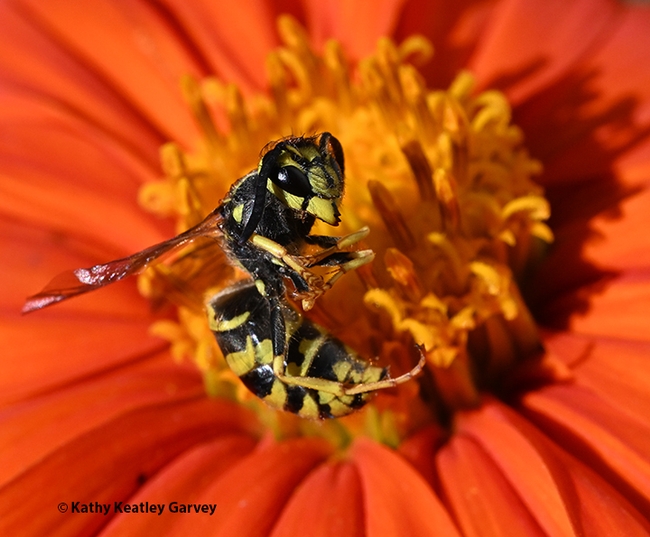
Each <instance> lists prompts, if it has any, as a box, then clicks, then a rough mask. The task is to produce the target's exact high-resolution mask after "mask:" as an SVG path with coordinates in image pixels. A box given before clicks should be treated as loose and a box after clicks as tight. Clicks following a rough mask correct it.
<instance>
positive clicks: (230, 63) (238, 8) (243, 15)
mask: <svg viewBox="0 0 650 537" xmlns="http://www.w3.org/2000/svg"><path fill="white" fill-rule="evenodd" d="M163 4H164V5H165V9H166V10H167V16H168V17H169V19H170V20H172V21H174V22H175V24H176V25H177V31H178V32H179V33H180V34H181V35H182V36H183V38H184V41H185V42H186V46H188V47H191V49H192V50H193V51H195V52H194V54H195V56H198V57H200V58H201V59H202V62H203V64H204V70H205V71H206V73H205V74H209V75H215V76H218V77H219V78H222V79H224V80H226V81H227V82H232V83H234V84H237V85H238V86H240V87H241V88H242V89H243V90H245V91H246V90H249V91H250V90H251V89H253V88H255V89H260V88H264V87H265V86H266V84H267V80H266V71H265V70H264V68H263V66H264V65H265V61H266V55H267V54H268V53H269V51H270V50H271V49H272V48H273V47H274V46H276V45H277V43H278V39H277V35H276V31H275V19H276V17H277V16H278V15H279V14H280V13H279V12H275V11H274V9H277V8H276V6H275V5H274V4H273V3H270V2H266V1H263V0H243V1H241V0H238V1H236V2H233V1H224V2H211V1H205V0H198V1H196V2H184V1H183V0H166V1H165V2H163ZM283 7H288V8H291V7H292V6H289V5H288V6H283Z"/></svg>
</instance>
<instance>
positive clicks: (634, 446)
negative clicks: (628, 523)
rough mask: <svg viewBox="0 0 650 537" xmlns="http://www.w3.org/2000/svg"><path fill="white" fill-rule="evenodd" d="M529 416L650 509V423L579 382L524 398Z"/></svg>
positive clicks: (637, 503)
mask: <svg viewBox="0 0 650 537" xmlns="http://www.w3.org/2000/svg"><path fill="white" fill-rule="evenodd" d="M522 402H523V405H524V406H525V408H526V409H527V410H529V415H530V416H531V418H532V419H533V420H534V421H535V422H536V423H537V424H538V425H539V426H540V427H541V428H542V429H543V430H544V431H545V432H546V433H547V434H548V435H549V436H550V437H551V438H555V440H556V441H557V442H558V444H559V443H561V445H562V446H563V447H564V448H565V449H567V450H568V451H570V452H572V453H574V455H576V456H577V457H580V460H581V461H583V462H587V463H588V464H589V466H590V467H591V468H593V469H594V470H595V471H597V472H598V474H600V475H602V476H605V477H607V478H608V480H609V481H610V482H611V483H613V484H614V485H615V486H617V487H618V488H619V490H621V491H622V492H623V494H624V495H625V496H626V497H627V498H629V499H630V500H631V501H632V502H633V503H634V504H635V505H637V506H638V508H639V511H640V512H646V513H647V512H650V462H648V460H647V455H648V453H650V427H649V426H648V423H647V421H648V420H647V416H648V414H647V413H646V414H645V416H643V417H642V418H641V419H635V418H634V417H633V416H630V415H629V414H627V415H626V414H625V413H623V412H621V411H620V409H618V408H616V407H613V406H610V405H608V404H607V403H606V402H605V401H603V400H602V399H601V398H600V397H599V396H598V394H596V393H594V392H592V391H591V390H588V389H585V388H583V387H581V386H578V385H571V386H561V385H558V386H549V387H547V388H544V389H542V390H539V391H536V392H531V393H529V394H526V395H525V396H524V397H523V400H522Z"/></svg>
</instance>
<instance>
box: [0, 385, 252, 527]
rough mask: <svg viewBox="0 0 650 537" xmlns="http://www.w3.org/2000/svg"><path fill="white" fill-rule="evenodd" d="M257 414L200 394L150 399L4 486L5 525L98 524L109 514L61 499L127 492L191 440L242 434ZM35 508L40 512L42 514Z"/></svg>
mask: <svg viewBox="0 0 650 537" xmlns="http://www.w3.org/2000/svg"><path fill="white" fill-rule="evenodd" d="M250 421H251V420H250V415H248V414H247V413H246V412H244V411H243V410H242V409H241V407H238V406H236V405H233V404H229V403H226V402H223V401H212V400H208V399H206V398H200V399H197V398H195V397H194V398H186V399H184V400H177V401H171V402H163V403H158V404H152V405H145V406H142V407H141V408H136V409H134V410H132V411H131V412H128V413H126V414H122V415H119V416H117V417H115V418H114V419H112V420H110V421H108V422H107V423H105V424H104V425H103V426H101V427H97V428H95V429H93V430H91V431H89V432H88V433H86V434H83V435H81V436H79V437H77V438H75V439H74V440H73V441H71V442H68V443H66V444H65V445H64V446H62V447H61V448H59V449H57V450H55V451H53V452H51V453H49V454H48V455H47V456H46V457H44V458H42V459H40V460H39V461H36V463H35V464H34V465H33V466H31V467H30V468H29V469H28V470H27V471H25V472H24V473H22V474H21V475H20V476H18V477H17V478H16V479H14V480H13V481H11V482H10V483H9V484H7V485H5V486H4V487H2V488H1V489H0V503H1V504H2V506H3V516H2V518H1V519H0V533H3V534H4V535H26V536H29V535H34V536H37V535H71V534H75V535H81V534H91V533H93V532H96V531H97V530H98V529H99V528H101V527H102V526H103V525H104V524H106V522H107V521H108V520H107V519H106V518H105V517H103V516H91V517H85V516H73V515H72V514H71V513H67V514H62V513H60V512H59V511H58V510H57V509H56V505H57V504H59V502H62V501H65V502H72V501H80V502H95V501H97V502H100V503H107V502H109V503H112V502H114V501H122V500H126V499H128V498H130V497H131V496H132V495H133V493H134V492H135V491H136V490H137V489H138V487H139V483H141V482H142V480H143V479H145V480H146V479H147V478H148V477H150V476H152V475H154V474H155V473H156V472H158V471H159V470H160V468H162V467H164V466H165V465H166V464H168V463H169V462H170V461H172V460H173V459H175V458H176V457H177V456H178V455H179V454H180V453H183V452H184V451H185V450H187V449H188V448H189V447H190V446H194V445H196V444H198V443H201V442H205V441H209V440H211V439H213V438H216V437H225V436H227V435H232V434H235V435H238V436H239V435H241V434H242V433H245V432H246V427H247V426H250ZM247 423H248V424H249V425H246V424H247ZM172 425H173V426H172ZM99 448H101V449H99ZM44 483H56V486H44ZM43 506H50V507H51V508H47V507H45V508H44V507H43ZM35 512H38V513H39V515H38V516H34V513H35Z"/></svg>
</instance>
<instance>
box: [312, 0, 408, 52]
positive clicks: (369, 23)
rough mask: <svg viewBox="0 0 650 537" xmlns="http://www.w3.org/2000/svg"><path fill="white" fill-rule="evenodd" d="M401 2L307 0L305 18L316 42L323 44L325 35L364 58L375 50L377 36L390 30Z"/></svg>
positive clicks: (397, 0) (388, 32) (395, 20)
mask: <svg viewBox="0 0 650 537" xmlns="http://www.w3.org/2000/svg"><path fill="white" fill-rule="evenodd" d="M404 1H405V0H381V1H380V2H372V3H370V2H348V1H346V0H330V1H329V2H319V1H314V0H309V1H308V2H307V20H308V22H309V29H310V33H311V31H313V34H314V37H315V40H316V42H317V43H323V42H324V41H325V39H327V38H334V39H337V40H338V41H340V42H341V44H342V45H343V47H344V49H345V50H346V52H347V53H348V54H349V55H350V56H351V57H352V58H354V59H360V58H363V57H364V56H367V55H369V54H370V53H372V52H374V51H375V50H376V47H377V40H378V39H379V37H380V36H385V35H390V34H391V33H392V31H393V29H394V28H395V25H396V23H397V18H398V16H399V12H400V9H401V6H402V4H403V3H404ZM359 21H363V24H359Z"/></svg>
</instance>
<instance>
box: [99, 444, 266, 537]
mask: <svg viewBox="0 0 650 537" xmlns="http://www.w3.org/2000/svg"><path fill="white" fill-rule="evenodd" d="M254 445H255V442H254V440H253V439H252V438H250V437H248V436H244V435H241V436H238V435H228V436H226V437H225V438H218V439H217V440H214V441H211V442H209V443H207V444H200V445H197V446H196V447H194V448H193V449H191V450H189V451H187V452H185V453H183V454H182V455H181V456H179V457H178V458H177V459H176V460H173V461H171V462H170V464H169V465H168V466H166V467H165V468H163V469H162V470H161V471H160V472H158V473H157V474H156V475H155V476H154V477H153V478H151V479H150V480H149V481H147V482H146V483H145V484H144V486H143V487H142V488H141V489H139V490H138V492H137V493H136V494H135V495H134V496H133V497H131V498H128V499H127V500H126V501H125V503H129V504H138V505H139V504H140V502H148V503H149V505H151V504H162V505H164V508H163V511H162V514H160V515H159V514H158V513H156V514H146V513H145V514H139V513H138V514H137V515H135V516H134V514H129V513H122V514H117V515H115V516H114V517H113V518H112V520H111V521H110V523H109V524H108V526H107V527H106V528H104V529H103V531H102V533H101V535H102V537H117V536H119V535H163V534H164V535H169V536H171V535H186V534H183V533H182V532H179V531H177V530H175V528H174V526H175V525H176V522H178V521H179V518H183V517H187V516H188V515H187V514H179V513H173V512H171V511H170V504H171V503H172V502H177V503H184V504H188V503H197V502H196V500H197V498H199V497H200V496H201V495H202V493H203V491H204V489H205V488H206V487H209V486H211V485H212V483H213V482H214V481H217V480H218V479H219V478H220V476H221V475H222V474H224V473H225V472H226V471H228V469H229V468H231V467H233V466H235V465H236V464H239V462H240V461H241V460H242V459H243V458H244V457H246V456H247V455H248V453H249V452H250V451H251V450H252V449H253V447H254ZM209 503H212V504H216V505H217V508H216V510H215V512H214V514H212V515H209V518H210V520H214V519H216V518H219V517H220V516H221V515H222V512H221V506H220V501H219V499H216V498H215V499H214V500H213V501H211V502H209ZM189 517H190V518H192V519H195V518H196V517H208V515H207V514H205V513H200V514H197V513H192V514H190V515H189Z"/></svg>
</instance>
